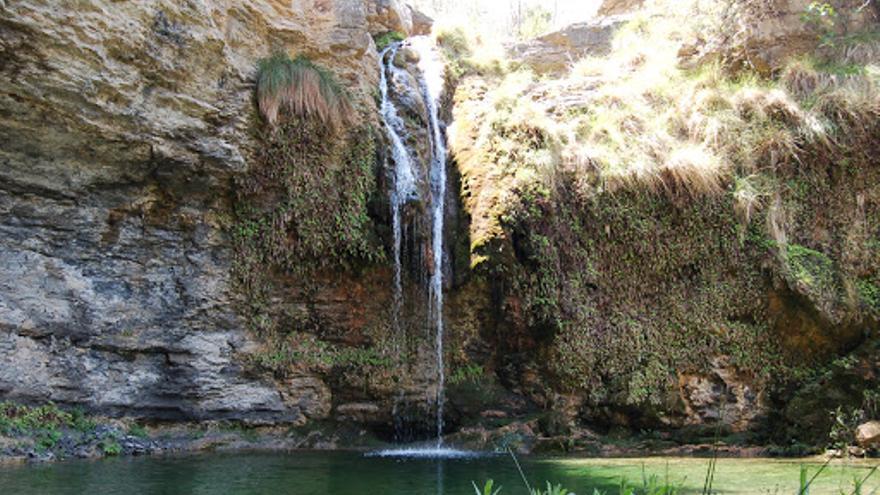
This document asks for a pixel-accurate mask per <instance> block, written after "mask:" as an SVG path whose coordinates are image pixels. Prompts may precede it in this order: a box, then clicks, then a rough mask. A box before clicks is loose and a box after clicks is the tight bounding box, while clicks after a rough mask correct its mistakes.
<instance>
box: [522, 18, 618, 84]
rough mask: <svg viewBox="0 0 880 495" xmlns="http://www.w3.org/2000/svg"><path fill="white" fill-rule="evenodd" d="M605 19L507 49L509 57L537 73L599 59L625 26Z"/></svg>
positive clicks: (549, 71) (558, 70) (554, 70)
mask: <svg viewBox="0 0 880 495" xmlns="http://www.w3.org/2000/svg"><path fill="white" fill-rule="evenodd" d="M624 21H625V19H624V18H623V17H608V18H602V19H599V20H597V21H591V22H583V23H578V24H572V25H571V26H569V27H567V28H565V29H563V30H561V31H556V32H553V33H550V34H546V35H544V36H541V37H540V38H536V39H534V40H531V41H526V42H523V43H517V44H515V45H513V46H511V47H510V49H509V52H510V55H511V56H512V57H513V58H515V59H518V60H521V61H522V62H523V63H525V64H526V65H528V66H529V67H531V68H532V70H534V71H535V72H538V73H553V72H562V71H564V70H565V69H566V68H568V67H569V66H570V65H572V64H573V63H575V62H577V61H578V60H579V59H580V58H582V57H584V56H586V55H595V56H601V55H605V54H607V53H608V52H609V51H610V50H611V40H612V38H613V36H614V33H615V32H616V31H617V29H618V28H619V27H620V26H621V25H622V24H623V23H624Z"/></svg>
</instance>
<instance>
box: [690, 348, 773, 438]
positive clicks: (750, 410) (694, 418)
mask: <svg viewBox="0 0 880 495" xmlns="http://www.w3.org/2000/svg"><path fill="white" fill-rule="evenodd" d="M763 388H764V387H763V385H762V384H760V383H756V381H755V380H754V379H753V378H752V377H750V376H747V375H745V374H743V373H740V372H739V371H738V370H737V369H736V368H735V367H733V366H731V365H730V364H729V363H728V361H727V359H725V358H723V357H722V358H716V359H715V360H713V363H712V371H711V372H710V373H707V374H688V373H682V374H680V375H679V393H680V394H681V399H682V402H683V403H684V405H685V410H686V415H687V417H688V418H689V422H690V423H691V424H707V423H713V422H716V421H720V422H722V423H724V424H728V425H730V426H731V427H732V428H733V429H734V430H735V431H743V430H746V429H748V428H749V427H750V426H751V425H752V424H753V422H754V421H755V420H756V419H757V418H759V417H760V416H761V415H762V414H765V413H766V411H767V404H766V399H765V397H764V393H763Z"/></svg>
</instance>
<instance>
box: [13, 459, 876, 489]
mask: <svg viewBox="0 0 880 495" xmlns="http://www.w3.org/2000/svg"><path fill="white" fill-rule="evenodd" d="M520 460H521V462H522V464H523V468H524V470H525V471H526V473H527V475H528V477H529V478H530V479H531V480H532V481H533V482H542V483H543V480H553V481H554V482H559V483H563V484H565V485H566V486H567V487H569V488H570V489H572V490H574V491H575V492H577V493H578V494H581V495H592V493H593V489H594V488H599V489H601V490H608V492H609V493H610V494H615V495H616V493H617V488H616V487H617V486H618V483H619V480H620V478H621V477H626V478H628V479H630V480H632V481H639V480H641V478H642V475H643V472H644V473H646V474H647V475H649V476H650V475H652V474H654V475H657V476H660V477H662V478H665V477H666V476H667V473H668V477H669V479H670V480H672V481H675V482H678V483H682V484H683V486H684V488H685V490H684V492H683V493H700V492H701V489H702V485H703V477H704V475H705V468H706V465H707V462H708V461H707V460H705V459H678V458H669V459H658V458H651V459H589V460H586V459H541V458H529V457H524V458H521V459H520ZM804 463H810V465H811V466H812V467H811V472H815V470H816V469H818V466H819V464H817V463H816V462H815V461H791V460H788V461H778V460H766V459H760V460H754V459H752V460H738V459H722V460H720V461H719V462H718V469H717V474H716V478H715V479H716V481H715V488H716V489H717V493H725V494H727V493H730V494H734V493H736V494H740V493H741V494H760V493H784V494H795V493H797V488H798V477H799V466H800V465H802V464H804ZM872 466H873V464H872V463H870V462H866V461H865V462H855V461H843V460H840V461H835V462H834V463H833V464H832V465H831V467H829V468H828V469H827V470H826V471H824V472H823V473H822V475H821V476H820V477H819V478H817V480H816V481H815V482H814V484H813V486H812V489H811V491H810V493H811V495H816V494H839V493H841V492H843V493H847V494H850V493H852V480H853V478H854V476H859V477H864V476H865V475H867V474H868V472H869V470H870V468H871V467H872ZM488 478H494V479H495V480H496V482H497V483H500V484H501V485H502V486H503V489H502V492H501V495H507V494H510V495H525V493H526V492H525V489H524V488H523V485H522V481H521V480H520V478H519V474H518V473H517V471H516V468H515V466H514V465H513V463H512V462H511V460H510V458H509V457H505V456H494V457H483V458H477V459H447V460H431V459H389V458H375V457H364V456H363V455H362V454H357V453H345V452H294V453H283V454H282V453H277V454H276V453H272V454H269V453H239V454H210V455H198V456H186V457H145V458H117V459H105V460H98V461H66V462H60V463H54V464H44V465H23V466H5V467H0V494H3V495H6V494H48V495H51V494H108V495H112V494H125V495H134V494H211V495H223V494H272V495H281V494H293V495H318V494H333V495H348V494H352V495H353V494H358V495H360V494H368V495H404V494H406V495H429V494H439V493H443V494H454V495H471V494H473V488H471V485H470V483H471V480H478V481H482V480H485V479H488ZM867 486H868V488H867V489H865V490H863V491H862V493H864V494H869V493H871V492H872V490H875V489H878V490H880V478H878V477H872V478H871V479H870V480H869V482H868V483H867Z"/></svg>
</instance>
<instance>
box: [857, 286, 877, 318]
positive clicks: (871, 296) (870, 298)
mask: <svg viewBox="0 0 880 495" xmlns="http://www.w3.org/2000/svg"><path fill="white" fill-rule="evenodd" d="M856 288H858V291H859V297H861V299H862V301H863V302H864V303H865V304H867V305H868V307H870V308H871V309H872V310H873V311H875V312H880V286H877V285H876V284H875V283H872V282H871V281H869V280H858V281H856Z"/></svg>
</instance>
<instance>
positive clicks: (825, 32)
mask: <svg viewBox="0 0 880 495" xmlns="http://www.w3.org/2000/svg"><path fill="white" fill-rule="evenodd" d="M837 17H838V14H837V10H836V9H835V8H834V6H833V5H831V4H830V3H828V2H810V4H809V5H807V8H806V10H804V12H803V13H802V14H801V19H802V20H803V21H804V22H805V23H807V24H809V25H811V26H813V27H814V28H815V29H816V30H817V31H819V33H820V34H819V38H820V39H821V40H822V44H823V45H828V46H833V45H834V37H835V36H834V35H835V27H836V24H837Z"/></svg>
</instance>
